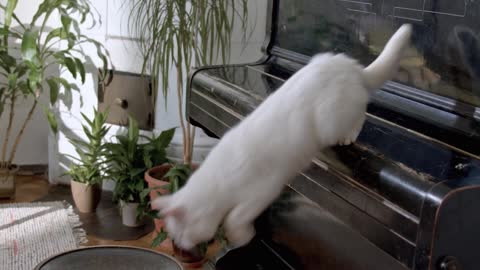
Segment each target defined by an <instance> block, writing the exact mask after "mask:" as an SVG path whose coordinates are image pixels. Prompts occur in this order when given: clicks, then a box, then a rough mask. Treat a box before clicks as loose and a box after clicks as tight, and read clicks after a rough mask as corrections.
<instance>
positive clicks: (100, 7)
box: [0, 0, 267, 188]
mask: <svg viewBox="0 0 480 270" xmlns="http://www.w3.org/2000/svg"><path fill="white" fill-rule="evenodd" d="M5 2H6V0H0V3H5ZM39 2H41V1H40V0H20V1H19V6H18V8H17V12H18V13H19V14H20V17H21V18H31V14H33V13H34V12H35V10H36V6H37V5H38V3H39ZM91 2H92V4H93V5H94V7H95V8H96V10H97V11H98V12H99V14H100V15H101V17H102V22H103V23H102V24H101V25H97V26H96V27H94V28H93V29H83V30H84V34H86V35H88V36H90V37H91V38H94V39H96V40H97V41H99V42H102V43H103V44H104V45H105V46H106V47H107V49H108V50H109V52H110V55H111V59H112V61H113V64H114V66H115V69H116V70H119V71H126V72H132V73H139V72H140V71H141V58H140V57H139V54H138V51H137V49H136V45H135V43H134V42H135V41H133V40H132V37H130V35H129V34H128V29H127V15H128V13H126V12H128V11H125V10H122V8H121V6H122V3H123V2H124V0H99V1H91ZM266 3H267V1H265V0H262V1H256V0H249V10H250V12H251V13H250V15H249V18H250V20H249V28H250V29H253V33H252V36H251V38H250V39H249V42H248V43H247V44H244V43H242V39H241V35H240V33H239V31H240V30H239V24H237V29H236V30H235V31H236V32H234V33H238V34H234V35H233V36H232V51H231V57H230V60H229V62H230V63H248V62H254V61H256V60H258V59H259V57H260V56H261V53H260V48H261V45H262V44H263V41H264V36H265V28H266V27H265V23H266V17H267V16H265V14H266ZM49 25H52V26H57V27H58V26H59V25H60V22H59V20H58V18H52V20H51V21H50V22H49ZM245 46H246V47H245ZM244 47H245V48H244ZM84 50H85V51H86V52H87V53H88V52H91V53H90V55H91V56H96V52H95V50H94V48H92V47H84ZM92 60H93V61H94V63H95V65H94V66H89V67H88V68H87V71H89V72H90V73H89V74H87V80H86V82H85V84H84V85H81V84H80V82H78V81H77V84H78V85H79V87H80V89H81V93H82V99H83V100H81V98H80V95H79V94H78V93H76V92H74V93H73V98H72V100H71V101H64V102H61V103H60V104H59V106H58V107H57V108H56V110H57V114H58V117H59V129H60V132H59V134H58V135H57V136H53V135H50V136H49V135H48V133H49V132H48V128H47V123H46V120H45V119H44V118H43V115H42V114H41V113H37V114H36V115H35V117H38V118H39V119H38V121H36V122H35V123H34V124H33V125H32V126H31V128H30V129H29V131H30V132H29V134H28V137H26V138H25V140H24V141H23V144H22V147H21V148H20V149H19V155H18V159H17V162H18V163H21V164H24V163H29V164H30V163H46V161H47V152H48V157H49V158H48V162H49V176H50V181H51V182H61V183H68V182H69V181H68V179H67V178H64V177H61V175H62V174H63V173H64V172H65V169H67V168H68V166H69V164H70V162H71V161H70V158H68V157H67V156H66V155H67V154H70V155H75V152H74V148H73V146H72V145H71V144H70V143H69V142H68V137H75V136H76V137H81V138H83V132H82V130H81V122H80V112H83V113H85V114H86V115H87V116H89V117H91V116H92V114H93V107H97V103H98V99H97V93H96V91H97V86H96V81H95V76H94V75H93V74H94V72H95V71H96V68H97V67H96V66H100V61H99V59H98V58H96V57H92ZM170 74H171V77H170V78H169V79H170V82H171V84H170V85H171V87H170V88H171V89H175V85H176V82H175V75H176V74H175V73H174V72H171V73H170ZM62 77H64V78H65V79H68V80H69V81H72V82H73V81H75V80H74V79H73V78H72V77H71V76H70V75H69V74H68V73H67V72H63V73H62ZM169 97H170V98H169V99H168V103H167V111H165V108H164V100H163V99H162V98H159V99H158V104H157V108H156V116H155V120H156V121H155V130H157V131H160V130H164V129H167V128H170V127H173V126H178V112H177V107H176V101H175V100H176V99H175V97H176V94H175V92H174V91H173V90H170V96H169ZM22 109H23V106H22ZM123 130H124V129H123V128H121V127H118V126H113V127H112V128H111V131H110V134H109V135H108V137H112V136H114V135H115V134H117V133H118V132H122V131H123ZM47 137H48V151H47V143H46V141H47ZM181 141H182V140H181V134H180V133H179V132H177V134H176V135H175V138H174V140H173V142H172V147H171V149H170V152H169V153H170V154H171V155H173V156H177V157H180V156H181V149H182V148H181V143H180V142H181ZM215 142H216V141H215V140H212V139H211V138H209V137H207V136H206V135H205V134H203V132H201V131H200V130H198V132H197V138H196V145H195V152H194V153H195V154H194V160H196V161H201V160H202V159H203V158H204V157H205V156H206V155H207V154H208V151H209V150H210V148H211V147H212V146H213V145H214V144H215ZM37 154H38V157H36V156H35V155H37ZM110 188H111V186H110Z"/></svg>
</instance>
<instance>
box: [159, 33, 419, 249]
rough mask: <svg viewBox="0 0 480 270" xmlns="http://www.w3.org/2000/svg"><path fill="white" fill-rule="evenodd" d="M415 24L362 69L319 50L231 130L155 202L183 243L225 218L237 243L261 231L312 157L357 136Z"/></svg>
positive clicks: (209, 232) (201, 237)
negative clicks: (268, 212)
mask: <svg viewBox="0 0 480 270" xmlns="http://www.w3.org/2000/svg"><path fill="white" fill-rule="evenodd" d="M410 35H411V26H409V25H404V26H402V27H401V28H400V30H399V31H397V33H396V34H395V35H394V36H393V37H392V38H391V40H390V41H389V43H388V44H387V46H386V48H385V49H384V51H383V52H382V54H381V55H380V56H379V57H378V58H377V60H376V61H375V62H374V63H372V65H371V66H369V67H368V68H366V69H364V68H363V67H362V66H360V65H359V64H358V63H357V62H356V61H355V60H353V59H350V58H349V57H347V56H345V55H343V54H339V55H333V54H330V53H325V54H320V55H317V56H315V57H313V58H312V60H311V61H310V63H309V64H308V65H306V66H305V67H304V68H302V69H301V70H299V71H298V72H297V73H296V74H294V75H293V76H292V77H291V78H290V79H289V80H287V81H286V82H285V83H284V85H283V86H282V87H281V88H280V89H278V90H277V91H276V92H275V93H273V94H272V95H270V96H269V97H268V98H267V99H266V100H265V101H264V102H263V103H262V104H261V105H260V106H259V107H258V108H257V109H256V110H255V111H254V112H253V113H251V114H250V115H249V116H248V117H247V118H245V119H244V120H243V121H242V122H241V123H240V124H239V125H237V126H236V127H234V128H232V129H231V130H230V131H229V132H227V133H226V134H225V135H224V137H223V138H222V139H221V141H220V142H219V143H218V145H217V146H216V147H215V148H214V149H213V150H212V151H211V153H210V154H209V155H208V157H207V158H206V160H205V161H204V163H203V164H202V165H201V166H200V167H199V168H198V170H197V171H196V172H195V173H194V174H193V175H192V177H191V178H190V180H189V181H188V183H187V185H186V186H185V187H183V188H182V189H181V190H179V191H178V192H177V193H175V194H173V195H170V196H162V197H160V198H158V199H156V200H155V201H154V202H153V206H154V207H155V208H157V209H160V210H161V213H163V214H164V215H165V224H166V229H167V231H168V233H169V235H170V237H171V238H172V239H174V241H175V243H176V244H177V245H178V246H180V247H182V248H185V249H190V248H192V247H193V246H195V245H196V244H198V243H200V242H203V241H207V240H210V239H211V238H212V237H213V236H214V234H215V232H216V230H217V228H218V226H219V225H221V224H223V227H224V229H225V233H226V236H227V238H228V240H229V242H230V243H231V244H232V245H233V246H237V247H238V246H242V245H244V244H247V243H248V242H249V241H250V240H251V239H252V237H253V236H254V234H255V230H254V227H253V221H254V220H255V218H257V217H258V216H259V215H260V214H261V212H262V211H263V210H264V209H266V208H267V207H268V206H269V205H270V204H271V203H272V201H274V200H275V198H276V197H277V196H278V195H279V194H280V193H281V191H282V189H283V187H284V185H285V184H287V183H288V181H289V180H290V179H292V177H294V176H295V174H296V173H297V172H298V171H299V170H301V169H303V168H304V167H305V166H306V165H308V164H309V162H310V161H311V159H312V158H313V157H314V155H315V154H316V153H317V152H318V151H321V150H322V149H325V148H326V147H330V146H332V145H335V144H338V143H339V144H350V143H352V142H354V141H355V140H356V138H357V136H358V133H359V132H360V130H361V128H362V125H363V122H364V120H365V110H366V106H367V103H368V100H369V96H370V94H371V92H372V91H373V90H375V89H376V88H378V87H380V86H381V85H382V84H383V83H385V81H386V80H388V79H391V77H392V76H393V75H394V72H395V71H396V69H397V66H398V62H399V60H400V58H401V55H402V52H403V49H404V47H406V45H407V44H408V42H409V40H410Z"/></svg>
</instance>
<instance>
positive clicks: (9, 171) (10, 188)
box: [0, 164, 19, 198]
mask: <svg viewBox="0 0 480 270" xmlns="http://www.w3.org/2000/svg"><path fill="white" fill-rule="evenodd" d="M1 165H2V164H0V198H13V197H14V196H15V178H16V177H17V173H18V169H19V168H18V166H17V165H10V166H8V168H7V166H1Z"/></svg>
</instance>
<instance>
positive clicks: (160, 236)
mask: <svg viewBox="0 0 480 270" xmlns="http://www.w3.org/2000/svg"><path fill="white" fill-rule="evenodd" d="M167 237H168V234H167V232H165V231H164V230H163V228H162V229H161V230H160V232H158V233H157V236H156V237H155V238H154V239H153V240H152V248H154V247H157V246H159V245H160V244H161V243H162V242H163V241H165V240H166V239H167Z"/></svg>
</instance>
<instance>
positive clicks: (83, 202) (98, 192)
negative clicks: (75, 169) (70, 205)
mask: <svg viewBox="0 0 480 270" xmlns="http://www.w3.org/2000/svg"><path fill="white" fill-rule="evenodd" d="M70 187H71V189H72V196H73V201H74V202H75V206H77V208H78V211H80V212H82V213H93V212H95V210H96V209H97V206H98V203H99V202H100V199H101V197H102V188H101V187H100V184H93V185H87V184H84V183H80V182H77V181H73V180H72V181H70Z"/></svg>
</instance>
